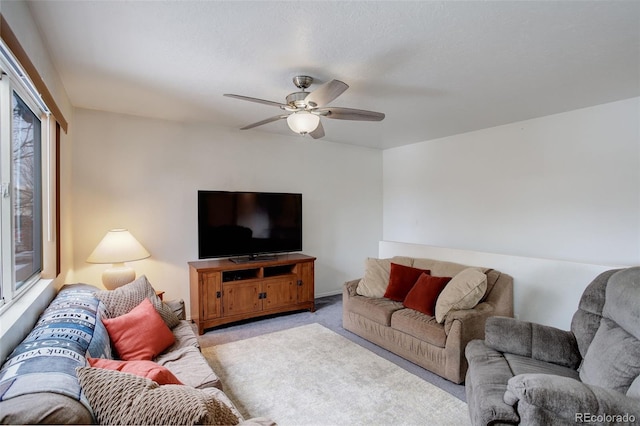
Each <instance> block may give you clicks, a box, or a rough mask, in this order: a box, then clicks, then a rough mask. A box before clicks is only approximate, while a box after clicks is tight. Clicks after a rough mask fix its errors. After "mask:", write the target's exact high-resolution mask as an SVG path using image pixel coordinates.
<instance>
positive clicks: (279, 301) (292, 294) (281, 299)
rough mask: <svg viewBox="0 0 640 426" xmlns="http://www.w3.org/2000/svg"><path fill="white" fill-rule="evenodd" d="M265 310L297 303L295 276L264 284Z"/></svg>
mask: <svg viewBox="0 0 640 426" xmlns="http://www.w3.org/2000/svg"><path fill="white" fill-rule="evenodd" d="M264 289H265V299H264V305H263V308H264V309H273V308H279V307H281V306H289V305H292V304H295V303H297V301H298V300H297V299H298V289H297V286H296V280H295V276H294V277H290V278H287V279H282V280H280V279H278V280H270V281H266V282H265V284H264Z"/></svg>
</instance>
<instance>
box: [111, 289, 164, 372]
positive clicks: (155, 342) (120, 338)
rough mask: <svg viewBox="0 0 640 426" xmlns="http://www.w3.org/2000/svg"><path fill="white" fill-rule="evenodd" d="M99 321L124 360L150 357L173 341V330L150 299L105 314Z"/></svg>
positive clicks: (147, 358)
mask: <svg viewBox="0 0 640 426" xmlns="http://www.w3.org/2000/svg"><path fill="white" fill-rule="evenodd" d="M102 322H103V323H104V325H105V327H106V328H107V331H108V332H109V337H110V338H111V341H112V342H113V346H114V347H115V349H116V352H117V353H118V355H119V357H120V358H121V359H123V360H151V359H153V358H155V357H156V356H157V355H158V354H159V353H161V352H162V351H164V350H165V349H167V348H168V347H169V346H171V345H172V344H173V343H174V342H175V337H174V336H173V333H172V332H171V330H169V327H167V325H166V324H165V323H164V321H163V320H162V318H161V317H160V315H159V314H158V313H157V312H156V310H155V309H154V307H153V305H152V304H151V302H150V301H149V299H144V300H143V301H142V303H140V304H139V305H138V306H137V307H135V308H133V309H132V310H131V311H130V312H129V313H127V314H125V315H121V316H119V317H116V318H104V319H103V320H102Z"/></svg>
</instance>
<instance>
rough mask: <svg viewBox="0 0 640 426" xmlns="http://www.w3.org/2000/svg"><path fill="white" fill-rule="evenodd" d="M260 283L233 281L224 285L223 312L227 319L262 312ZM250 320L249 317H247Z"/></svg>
mask: <svg viewBox="0 0 640 426" xmlns="http://www.w3.org/2000/svg"><path fill="white" fill-rule="evenodd" d="M261 287H262V286H261V285H260V282H256V281H251V282H242V281H231V282H229V283H224V284H223V285H222V312H223V315H224V316H225V317H230V316H235V315H242V314H248V313H252V312H258V311H261V310H262V297H261V291H260V289H261ZM247 318H249V317H247Z"/></svg>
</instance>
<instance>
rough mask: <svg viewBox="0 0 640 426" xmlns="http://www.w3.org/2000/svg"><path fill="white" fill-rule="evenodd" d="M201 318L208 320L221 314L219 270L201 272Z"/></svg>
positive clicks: (220, 276)
mask: <svg viewBox="0 0 640 426" xmlns="http://www.w3.org/2000/svg"><path fill="white" fill-rule="evenodd" d="M200 282H201V285H202V292H201V294H202V318H203V319H204V320H210V319H215V318H220V317H221V316H222V309H221V307H222V306H221V300H222V299H221V297H222V293H221V291H222V274H221V273H220V272H202V273H201V278H200Z"/></svg>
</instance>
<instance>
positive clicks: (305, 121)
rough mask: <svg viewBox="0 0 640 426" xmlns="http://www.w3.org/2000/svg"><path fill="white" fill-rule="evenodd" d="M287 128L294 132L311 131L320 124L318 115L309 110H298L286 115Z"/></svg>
mask: <svg viewBox="0 0 640 426" xmlns="http://www.w3.org/2000/svg"><path fill="white" fill-rule="evenodd" d="M287 124H288V125H289V128H290V129H291V130H293V131H294V132H296V133H300V134H301V135H306V134H307V133H311V132H313V131H314V130H315V129H316V128H317V127H318V124H320V117H319V116H317V115H316V114H312V113H310V112H309V111H298V112H294V113H293V114H290V115H289V116H288V117H287Z"/></svg>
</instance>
